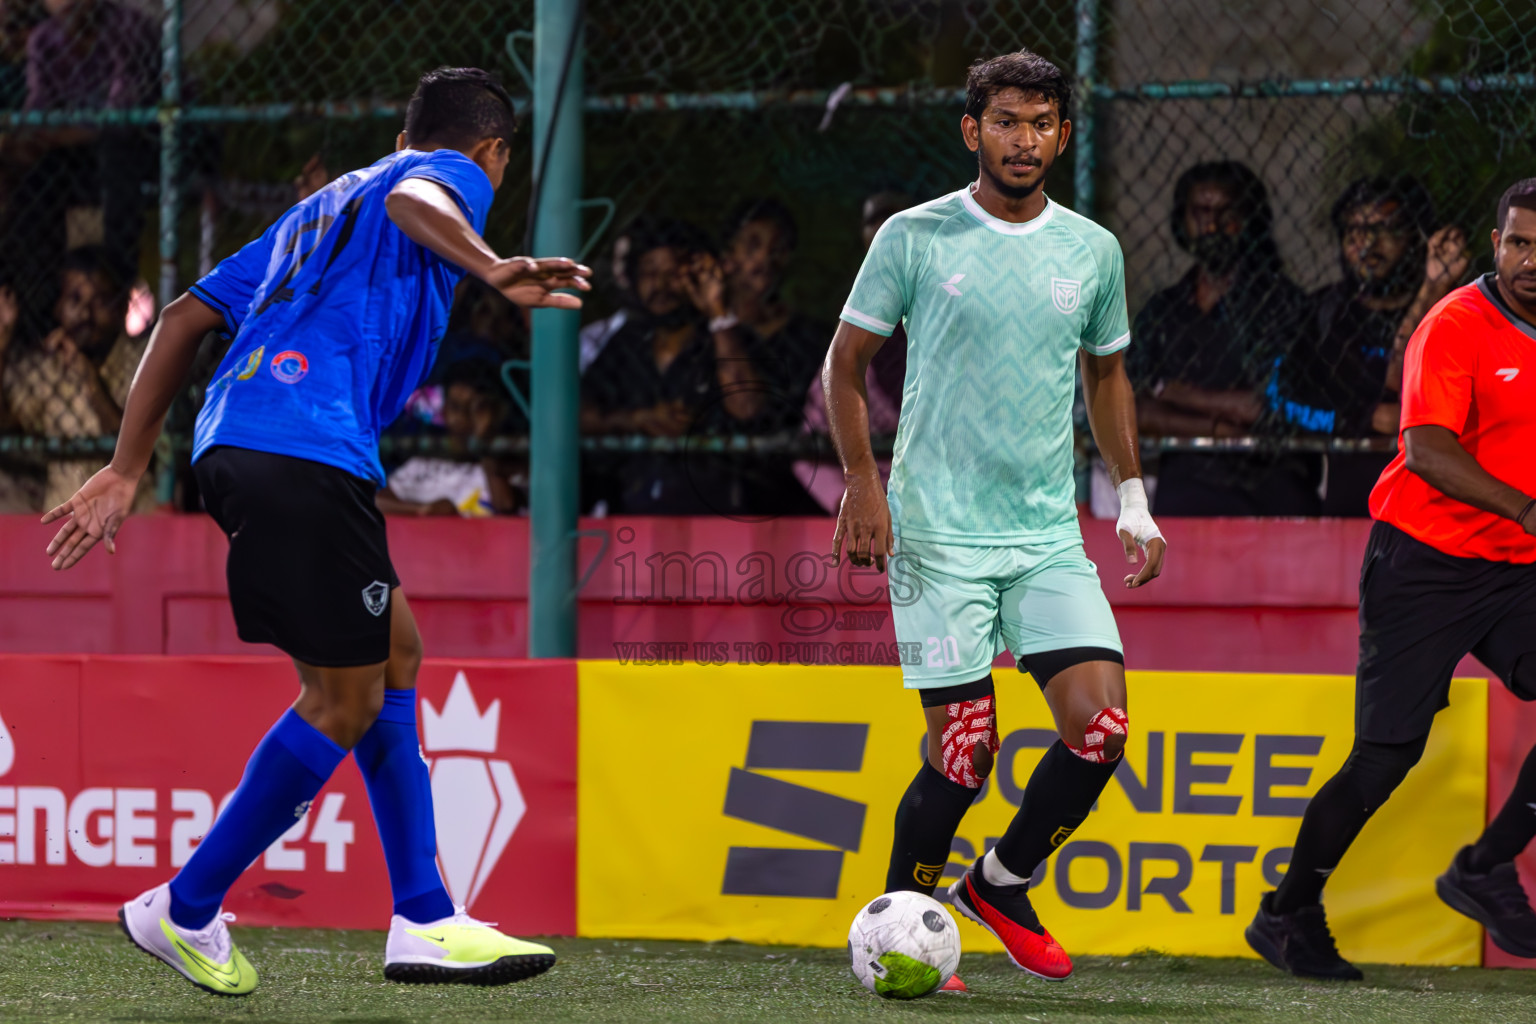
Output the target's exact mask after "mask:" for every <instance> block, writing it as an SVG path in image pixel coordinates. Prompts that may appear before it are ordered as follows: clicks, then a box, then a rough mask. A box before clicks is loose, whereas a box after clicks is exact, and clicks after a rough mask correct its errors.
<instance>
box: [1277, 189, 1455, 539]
mask: <svg viewBox="0 0 1536 1024" xmlns="http://www.w3.org/2000/svg"><path fill="white" fill-rule="evenodd" d="M1332 221H1333V228H1334V231H1335V233H1336V235H1337V237H1338V241H1339V262H1340V265H1341V267H1342V269H1343V272H1344V277H1343V279H1342V280H1340V281H1338V282H1336V283H1334V284H1331V285H1327V286H1325V287H1323V288H1320V289H1318V290H1317V291H1316V292H1314V293H1312V295H1311V296H1309V297H1308V301H1307V306H1306V309H1305V310H1304V312H1303V314H1302V316H1301V318H1300V321H1299V323H1298V325H1297V331H1298V336H1297V339H1296V342H1295V344H1294V345H1293V346H1292V348H1291V350H1290V352H1289V354H1288V355H1286V356H1285V357H1284V358H1282V359H1281V360H1280V361H1279V364H1278V366H1277V368H1276V371H1275V374H1274V377H1273V379H1272V381H1271V383H1270V387H1269V391H1268V394H1267V399H1268V405H1269V408H1270V412H1271V413H1272V414H1273V415H1274V416H1275V417H1276V419H1277V420H1278V421H1279V423H1280V424H1281V429H1285V430H1288V431H1290V432H1293V433H1297V434H1311V435H1324V436H1327V435H1331V436H1334V437H1348V438H1364V437H1371V436H1389V437H1394V438H1395V437H1396V436H1397V428H1398V411H1399V407H1398V398H1397V392H1398V390H1399V389H1400V388H1401V386H1402V357H1403V351H1404V349H1405V348H1406V347H1407V344H1408V338H1409V337H1410V336H1411V335H1412V334H1413V331H1414V329H1415V328H1416V327H1418V325H1419V321H1420V320H1422V319H1423V318H1424V314H1425V313H1427V312H1429V310H1430V307H1432V306H1433V305H1434V304H1435V303H1437V302H1439V301H1440V300H1441V299H1443V298H1444V297H1445V296H1446V295H1447V294H1448V293H1449V292H1450V290H1451V289H1452V288H1453V287H1455V285H1456V284H1457V282H1459V281H1460V280H1461V278H1462V276H1463V275H1464V274H1466V272H1467V267H1468V263H1469V260H1468V255H1467V237H1466V233H1465V232H1463V231H1462V230H1461V229H1460V228H1458V227H1455V226H1449V227H1440V228H1439V229H1438V230H1436V228H1437V225H1436V223H1435V207H1434V202H1433V200H1431V199H1430V196H1429V193H1428V191H1426V190H1425V188H1424V186H1423V185H1422V184H1421V183H1420V182H1419V181H1418V180H1417V179H1415V178H1411V177H1399V178H1362V179H1360V180H1358V181H1356V182H1354V183H1353V184H1351V185H1350V186H1349V187H1348V188H1347V189H1345V190H1344V194H1343V195H1342V196H1340V197H1339V200H1338V202H1337V203H1335V204H1334V207H1333V212H1332ZM1394 454H1395V453H1394V452H1358V453H1333V454H1329V455H1327V456H1319V457H1318V458H1319V459H1320V460H1322V461H1323V463H1324V464H1325V465H1326V471H1325V472H1324V473H1323V481H1324V485H1323V499H1322V514H1323V515H1327V516H1362V517H1363V516H1368V515H1370V509H1369V508H1368V504H1369V498H1370V493H1371V488H1372V487H1374V486H1375V484H1376V480H1377V478H1378V477H1380V476H1381V471H1382V470H1384V469H1386V467H1387V464H1388V463H1389V462H1391V461H1392V457H1393V455H1394Z"/></svg>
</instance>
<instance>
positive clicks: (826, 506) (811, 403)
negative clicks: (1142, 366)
mask: <svg viewBox="0 0 1536 1024" xmlns="http://www.w3.org/2000/svg"><path fill="white" fill-rule="evenodd" d="M911 205H912V197H911V196H908V195H905V194H903V193H900V192H877V193H875V194H874V195H872V196H870V197H869V198H868V199H866V200H864V206H863V209H862V211H861V213H862V220H863V223H862V225H861V234H862V237H863V239H864V251H865V252H868V251H869V247H870V245H871V244H872V243H873V242H874V240H875V233H876V232H877V231H879V230H880V225H882V224H884V223H885V222H886V221H887V220H889V219H890V218H891V215H892V214H895V213H900V212H901V211H902V210H905V209H907V208H908V207H910V206H911ZM817 369H818V370H819V369H820V367H818V368H817ZM906 377H907V330H906V328H905V327H903V326H902V325H901V324H897V325H896V329H895V330H894V331H892V332H891V336H890V337H889V338H886V339H885V344H883V345H881V346H880V351H878V352H876V353H875V356H874V358H873V359H871V360H870V361H869V366H867V367H865V369H864V393H865V395H866V397H867V398H868V409H869V432H870V434H871V436H879V435H882V434H884V435H890V434H894V433H896V426H897V424H898V422H899V420H900V417H901V391H902V388H903V386H904V385H905V383H906ZM804 415H805V429H806V430H807V431H810V432H812V433H815V434H818V435H820V436H821V437H827V436H828V428H827V394H826V391H824V390H823V389H822V386H821V374H820V373H819V372H818V373H817V374H816V375H815V376H814V377H812V378H811V386H810V389H809V390H808V391H807V392H806V396H805V413H804ZM875 465H876V467H877V468H878V469H879V471H880V482H881V484H885V483H887V482H889V480H890V476H891V460H890V458H888V457H884V456H882V457H880V458H877V459H876V460H875ZM795 477H796V479H798V480H799V481H800V485H801V486H802V487H804V488H805V490H806V492H807V493H808V494H810V495H811V497H812V498H814V499H815V500H816V503H817V504H818V505H820V506H821V508H822V510H823V511H825V512H826V513H827V514H829V515H836V514H837V510H838V508H839V507H840V506H841V505H842V503H843V467H842V466H841V465H839V464H838V461H837V460H836V459H834V458H829V459H823V460H820V461H811V460H809V459H802V460H801V461H799V462H796V463H795Z"/></svg>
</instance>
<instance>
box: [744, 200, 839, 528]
mask: <svg viewBox="0 0 1536 1024" xmlns="http://www.w3.org/2000/svg"><path fill="white" fill-rule="evenodd" d="M723 237H724V240H725V248H724V254H723V259H722V263H723V265H724V269H725V276H726V297H727V301H728V304H729V306H728V312H727V313H726V317H727V319H730V320H734V321H736V324H737V331H738V332H739V333H740V334H741V336H742V338H743V341H744V342H745V344H746V348H747V354H748V356H749V357H750V358H751V360H752V365H753V367H755V368H756V370H757V372H758V375H759V379H760V380H761V382H762V388H763V409H762V412H760V413H759V414H758V415H757V416H755V417H754V418H753V419H752V420H751V422H749V423H743V424H740V426H739V427H738V429H739V430H740V431H741V432H742V433H750V434H785V435H788V434H792V433H794V432H796V431H799V430H800V428H801V427H802V425H803V424H804V417H805V389H806V388H807V387H808V386H809V385H810V383H811V381H812V380H813V379H814V378H815V377H816V375H817V371H818V370H819V369H820V367H821V361H822V358H823V357H824V356H825V355H826V352H827V341H828V339H829V338H830V337H831V336H832V329H831V327H829V326H826V325H823V324H818V323H817V322H816V321H815V320H813V319H812V318H811V317H809V316H807V315H806V314H804V313H802V312H800V311H799V310H796V309H795V308H793V307H792V306H791V305H790V304H789V303H788V302H787V301H786V300H785V298H784V293H783V288H784V281H785V278H786V277H787V276H788V274H789V271H790V267H791V264H792V261H793V259H794V254H795V248H796V246H798V244H799V241H800V231H799V227H798V226H797V225H796V224H795V218H794V215H793V214H791V213H790V212H789V209H788V208H787V207H786V206H785V205H784V204H783V203H780V202H779V201H778V200H775V199H747V200H744V201H743V202H741V203H740V204H738V205H737V207H736V208H735V209H734V210H733V211H732V212H731V214H730V216H729V217H728V218H726V221H725V231H724V233H723ZM736 468H737V470H739V472H740V473H741V475H742V477H743V478H744V480H745V487H746V490H747V493H746V496H745V498H744V500H745V502H746V504H747V505H748V507H749V508H750V510H751V511H752V512H753V513H754V514H756V515H819V514H820V513H821V511H822V509H821V507H820V506H819V505H817V504H816V502H815V501H814V500H813V499H812V498H811V496H810V495H808V494H807V493H806V492H805V489H804V488H803V487H801V486H800V482H799V481H798V480H797V479H795V473H794V459H793V458H792V457H791V456H789V455H761V456H757V457H753V458H748V459H740V460H738V461H737V463H736Z"/></svg>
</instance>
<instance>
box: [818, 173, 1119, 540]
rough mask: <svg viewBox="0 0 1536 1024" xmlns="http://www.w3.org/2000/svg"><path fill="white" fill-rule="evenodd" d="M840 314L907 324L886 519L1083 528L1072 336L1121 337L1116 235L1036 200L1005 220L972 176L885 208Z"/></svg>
mask: <svg viewBox="0 0 1536 1024" xmlns="http://www.w3.org/2000/svg"><path fill="white" fill-rule="evenodd" d="M842 319H844V320H846V321H848V322H849V323H851V324H853V325H854V326H855V327H862V328H864V329H865V330H867V331H873V332H875V333H876V334H883V335H886V336H889V335H890V334H891V332H892V331H894V330H895V329H896V325H897V324H898V323H901V324H905V326H906V331H907V378H906V382H905V385H904V386H903V388H902V394H901V421H900V424H899V426H898V427H897V430H896V448H895V454H894V458H893V460H892V465H891V481H890V488H889V492H888V497H889V501H890V507H891V518H892V521H893V523H894V525H895V528H896V532H897V533H898V534H899V535H900V536H903V537H911V538H913V539H916V540H926V541H941V542H944V543H949V544H964V545H971V546H994V545H996V546H1001V545H1011V544H1017V543H1024V542H1038V541H1042V540H1049V539H1053V538H1057V537H1062V536H1072V535H1076V534H1078V526H1077V505H1076V487H1075V484H1074V481H1073V474H1072V398H1073V391H1074V386H1075V381H1076V377H1075V374H1076V373H1077V353H1078V349H1079V348H1081V349H1084V350H1086V351H1088V352H1091V353H1094V354H1095V355H1108V354H1110V353H1112V352H1118V351H1119V350H1121V349H1123V348H1125V346H1126V345H1127V344H1129V343H1130V340H1131V332H1130V323H1129V320H1128V317H1127V313H1126V308H1125V258H1124V257H1123V256H1122V255H1121V252H1120V244H1119V243H1118V242H1117V241H1116V240H1115V236H1114V235H1112V234H1110V233H1109V232H1108V231H1107V230H1105V229H1104V228H1102V227H1100V226H1099V225H1097V224H1095V223H1094V222H1093V221H1091V220H1089V219H1087V218H1086V217H1082V216H1079V215H1078V214H1075V213H1073V212H1072V211H1070V210H1067V209H1065V208H1064V207H1061V206H1059V205H1057V204H1056V203H1054V202H1051V201H1050V200H1049V199H1048V200H1047V201H1046V206H1045V210H1044V211H1043V212H1042V213H1041V214H1040V215H1039V216H1038V217H1036V218H1035V219H1034V220H1031V221H1028V222H1027V223H1024V224H1011V223H1009V222H1007V221H1003V220H999V219H997V218H996V217H993V216H992V215H991V214H989V213H987V212H986V211H985V210H983V209H982V208H981V207H980V206H979V205H978V204H977V202H976V200H975V199H974V198H973V197H972V196H971V193H970V189H969V188H964V189H961V190H960V191H958V192H954V193H951V194H950V195H947V196H943V197H941V198H939V199H935V200H933V201H932V202H928V203H924V204H922V205H921V206H917V207H914V208H912V209H910V210H905V211H903V212H901V213H898V214H896V215H895V216H893V217H891V219H890V220H888V221H886V222H885V224H884V225H883V226H882V227H881V228H880V232H879V233H878V234H877V235H875V240H874V243H873V244H872V245H871V246H870V249H869V253H868V255H866V256H865V258H864V265H863V266H862V267H861V268H860V269H859V276H858V278H857V279H856V280H855V281H854V283H853V292H852V294H850V295H849V296H848V304H847V305H846V306H844V307H843V312H842Z"/></svg>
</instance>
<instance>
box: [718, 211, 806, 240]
mask: <svg viewBox="0 0 1536 1024" xmlns="http://www.w3.org/2000/svg"><path fill="white" fill-rule="evenodd" d="M759 220H763V221H767V222H768V223H770V224H772V225H773V226H774V227H776V228H778V229H779V233H780V234H781V235H783V236H784V244H785V246H786V247H787V248H789V249H790V250H793V249H794V248H795V246H797V245H799V244H800V227H799V225H797V224H796V223H795V215H794V214H793V213H790V212H789V207H787V206H785V205H784V204H783V203H781V202H779V201H778V200H777V199H743V200H742V201H741V202H739V203H737V204H736V206H735V208H734V209H732V210H731V215H730V216H729V217H727V218H726V219H725V230H724V231H722V232H721V238H722V239H723V240H724V241H725V242H726V243H727V244H728V243H729V242H730V240H731V239H732V238H734V237H735V235H736V232H738V231H740V230H741V229H742V228H744V227H746V226H747V225H748V224H751V223H752V222H753V221H759Z"/></svg>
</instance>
